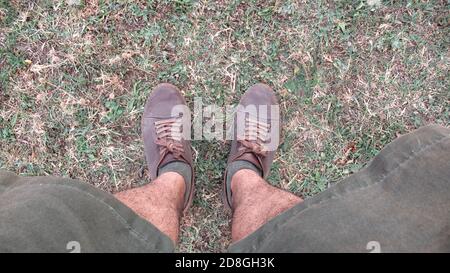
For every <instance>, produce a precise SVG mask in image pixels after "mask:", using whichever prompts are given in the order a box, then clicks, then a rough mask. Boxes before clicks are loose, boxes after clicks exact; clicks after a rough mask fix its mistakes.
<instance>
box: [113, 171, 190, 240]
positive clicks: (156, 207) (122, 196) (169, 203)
mask: <svg viewBox="0 0 450 273" xmlns="http://www.w3.org/2000/svg"><path fill="white" fill-rule="evenodd" d="M185 187H186V186H185V183H184V179H183V177H182V176H181V175H180V174H178V173H176V172H167V173H163V174H161V175H160V176H159V177H158V178H157V179H156V180H155V181H153V182H152V183H150V184H147V185H145V186H142V187H139V188H134V189H130V190H126V191H123V192H119V193H117V194H115V195H114V196H115V197H116V198H117V199H119V200H120V201H121V202H122V203H124V204H125V205H126V206H128V207H129V208H131V209H132V210H133V211H134V212H135V213H136V214H138V215H139V216H141V217H142V218H144V219H145V220H147V221H149V222H151V223H152V224H153V225H155V226H156V227H157V228H158V229H159V230H160V231H162V232H163V233H164V234H166V235H167V236H169V238H170V239H172V241H173V242H174V243H175V244H176V243H177V242H178V232H179V222H180V216H181V212H182V210H183V201H184V191H185Z"/></svg>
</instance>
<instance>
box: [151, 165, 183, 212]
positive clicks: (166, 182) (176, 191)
mask: <svg viewBox="0 0 450 273" xmlns="http://www.w3.org/2000/svg"><path fill="white" fill-rule="evenodd" d="M147 186H148V187H153V189H155V188H159V189H160V190H158V192H159V193H160V195H161V197H166V199H167V202H164V203H165V204H166V205H167V206H168V208H169V207H170V208H172V209H175V210H176V211H178V212H180V213H181V211H182V210H183V207H184V199H185V192H186V183H185V182H184V178H183V176H182V175H181V174H179V173H177V172H165V173H163V174H161V175H160V176H158V178H157V179H156V180H155V181H153V182H152V183H150V184H148V185H147Z"/></svg>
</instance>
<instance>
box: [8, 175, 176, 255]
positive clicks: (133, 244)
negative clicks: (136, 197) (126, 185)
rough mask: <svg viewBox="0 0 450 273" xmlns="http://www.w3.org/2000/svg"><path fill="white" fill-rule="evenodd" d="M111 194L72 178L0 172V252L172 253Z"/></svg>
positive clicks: (153, 230)
mask: <svg viewBox="0 0 450 273" xmlns="http://www.w3.org/2000/svg"><path fill="white" fill-rule="evenodd" d="M173 250H174V246H173V243H172V241H171V240H170V239H169V238H168V237H167V236H166V235H164V234H163V233H162V232H160V231H159V230H158V229H157V228H156V227H154V226H153V225H152V224H151V223H149V222H147V221H145V220H144V219H142V218H140V217H139V216H138V215H136V214H135V213H134V212H133V211H132V210H131V209H129V208H128V207H126V206H125V205H123V204H122V203H121V202H120V201H118V200H117V199H115V198H114V197H113V196H112V195H110V194H108V193H106V192H103V191H100V190H98V189H96V188H94V187H93V186H91V185H89V184H87V183H82V182H79V181H76V180H72V179H65V178H57V177H19V176H16V175H14V174H12V173H10V172H5V171H0V252H71V251H80V252H173Z"/></svg>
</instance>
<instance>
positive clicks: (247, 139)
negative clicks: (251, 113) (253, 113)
mask: <svg viewBox="0 0 450 273" xmlns="http://www.w3.org/2000/svg"><path fill="white" fill-rule="evenodd" d="M269 130H270V125H269V124H267V123H265V122H262V121H259V120H255V119H252V118H250V117H246V118H245V130H244V135H243V136H242V135H241V136H240V137H239V138H238V142H239V143H241V144H242V146H241V147H240V148H239V150H240V151H243V150H250V151H251V152H253V153H255V154H257V155H260V156H267V153H268V152H267V150H266V149H265V144H264V143H265V142H266V141H267V139H268V136H269Z"/></svg>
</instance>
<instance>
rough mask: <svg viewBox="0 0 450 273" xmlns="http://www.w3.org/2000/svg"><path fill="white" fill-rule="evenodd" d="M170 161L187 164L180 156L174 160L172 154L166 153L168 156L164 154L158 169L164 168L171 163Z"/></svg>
mask: <svg viewBox="0 0 450 273" xmlns="http://www.w3.org/2000/svg"><path fill="white" fill-rule="evenodd" d="M172 161H181V162H185V163H188V162H187V161H186V160H184V158H183V157H181V156H180V157H179V158H175V156H173V154H172V153H168V154H166V156H164V158H163V160H162V161H161V163H160V164H159V167H161V166H164V165H166V164H167V163H169V162H172ZM159 167H158V168H159Z"/></svg>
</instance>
